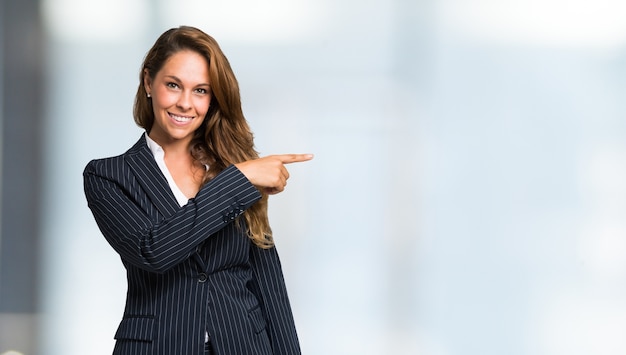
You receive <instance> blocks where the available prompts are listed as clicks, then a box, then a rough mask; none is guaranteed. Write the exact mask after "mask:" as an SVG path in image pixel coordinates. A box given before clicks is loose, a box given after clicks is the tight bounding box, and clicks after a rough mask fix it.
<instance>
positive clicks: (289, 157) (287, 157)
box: [275, 154, 313, 164]
mask: <svg viewBox="0 0 626 355" xmlns="http://www.w3.org/2000/svg"><path fill="white" fill-rule="evenodd" d="M275 157H276V158H278V160H280V161H281V162H282V163H283V164H291V163H299V162H303V161H307V160H311V159H313V154H280V155H275Z"/></svg>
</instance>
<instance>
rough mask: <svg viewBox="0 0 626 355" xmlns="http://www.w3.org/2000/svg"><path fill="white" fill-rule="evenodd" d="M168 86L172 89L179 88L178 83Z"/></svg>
mask: <svg viewBox="0 0 626 355" xmlns="http://www.w3.org/2000/svg"><path fill="white" fill-rule="evenodd" d="M166 85H167V87H168V88H170V89H177V88H178V84H176V83H167V84H166Z"/></svg>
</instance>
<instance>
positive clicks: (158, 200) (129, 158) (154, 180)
mask: <svg viewBox="0 0 626 355" xmlns="http://www.w3.org/2000/svg"><path fill="white" fill-rule="evenodd" d="M125 158H126V162H127V164H128V166H129V167H130V169H131V170H132V172H133V174H134V175H135V177H136V178H137V180H138V181H139V184H140V185H141V187H143V189H144V190H145V191H146V194H147V195H148V198H150V200H151V201H152V204H153V205H154V206H156V208H157V210H158V211H159V213H160V214H161V215H163V216H165V217H169V216H171V215H173V214H174V213H176V211H177V210H178V209H180V205H179V204H178V201H176V197H174V193H172V189H171V188H170V186H169V184H168V182H167V179H166V178H165V176H163V173H162V172H161V169H160V168H159V166H158V165H157V163H156V161H155V160H154V156H153V155H152V152H151V151H150V148H148V145H147V144H146V138H145V137H144V136H141V138H140V139H139V141H138V142H137V143H136V144H135V145H134V146H133V147H132V148H130V149H129V150H128V152H126V154H125ZM203 244H204V243H200V245H198V247H197V248H196V252H195V253H193V260H194V261H195V262H196V264H197V265H198V267H199V268H200V270H202V271H206V269H207V267H208V264H207V262H206V261H205V260H204V259H202V257H201V256H200V251H201V250H202V247H203Z"/></svg>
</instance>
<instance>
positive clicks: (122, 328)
mask: <svg viewBox="0 0 626 355" xmlns="http://www.w3.org/2000/svg"><path fill="white" fill-rule="evenodd" d="M83 177H84V184H85V186H84V187H85V195H86V197H87V202H88V205H89V208H90V209H91V211H92V213H93V215H94V217H95V220H96V222H97V224H98V227H99V228H100V230H101V231H102V234H104V237H105V238H106V240H107V241H108V242H109V244H111V246H112V247H113V249H115V251H117V252H118V253H119V255H120V256H121V259H122V262H123V264H124V266H125V268H126V270H127V277H128V292H127V298H126V307H125V311H124V316H123V319H122V321H121V323H120V325H119V328H118V329H117V332H116V334H115V338H116V339H117V341H116V344H115V350H114V354H132V355H140V354H150V355H194V354H198V355H200V354H203V352H204V340H205V331H206V332H208V334H209V336H210V338H211V344H212V347H213V349H214V352H215V353H216V354H220V355H221V354H228V355H230V354H237V355H251V354H300V347H299V343H298V337H297V335H296V330H295V325H294V321H293V316H292V313H291V307H290V305H289V300H288V297H287V291H286V288H285V283H284V280H283V274H282V270H281V265H280V260H279V258H278V254H277V252H276V248H271V249H267V250H266V249H260V248H258V247H256V246H255V245H254V244H253V243H252V242H251V240H250V239H249V238H248V237H247V236H246V235H245V234H244V233H243V232H242V229H241V228H238V227H237V226H236V225H235V223H234V222H233V220H235V218H236V217H237V216H239V215H240V214H241V213H243V211H245V210H246V209H247V208H249V207H250V206H251V205H252V204H254V203H255V202H256V201H258V200H259V199H260V193H259V191H258V190H257V189H256V188H255V187H254V186H253V185H252V184H251V183H250V182H249V181H248V180H247V179H246V177H245V176H244V175H243V174H242V173H241V172H240V171H239V170H238V169H237V168H236V167H235V166H230V167H228V168H227V169H225V170H224V171H223V172H221V173H220V174H218V175H217V176H216V177H215V178H214V179H213V180H211V181H210V182H209V183H208V184H206V185H205V186H203V187H202V188H201V189H200V191H199V192H198V194H197V195H196V197H195V198H192V199H191V200H189V203H187V205H185V206H183V207H180V206H179V205H178V203H177V202H176V199H175V197H174V195H173V194H172V191H171V189H170V187H169V186H168V183H167V180H166V179H165V177H164V176H163V174H162V173H161V171H160V169H159V167H158V166H157V164H156V162H155V160H154V157H153V155H152V152H151V151H150V149H149V148H148V146H147V144H146V141H145V138H144V137H143V136H142V137H141V139H140V140H139V141H138V142H137V143H136V144H135V145H134V146H133V147H132V148H131V149H129V150H128V151H127V152H126V153H124V154H122V155H120V156H117V157H113V158H107V159H100V160H93V161H91V162H90V163H89V164H88V165H87V167H86V168H85V171H84V173H83Z"/></svg>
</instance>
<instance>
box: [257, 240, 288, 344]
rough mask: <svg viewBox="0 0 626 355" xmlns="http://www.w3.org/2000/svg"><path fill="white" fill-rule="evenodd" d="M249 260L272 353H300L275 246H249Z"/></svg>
mask: <svg viewBox="0 0 626 355" xmlns="http://www.w3.org/2000/svg"><path fill="white" fill-rule="evenodd" d="M250 262H251V265H252V269H253V273H254V277H255V281H256V282H255V285H254V286H255V288H256V289H257V290H256V291H257V293H258V295H257V296H258V298H259V301H260V302H261V307H262V309H263V314H264V316H265V321H266V327H267V328H266V329H267V333H268V336H269V338H270V341H271V344H272V349H273V354H277V355H296V354H300V343H299V341H298V334H297V332H296V326H295V322H294V319H293V314H292V311H291V305H290V303H289V297H288V296H287V288H286V286H285V280H284V276H283V272H282V267H281V263H280V259H279V257H278V252H277V250H276V247H275V246H274V247H272V248H270V249H262V248H259V247H257V246H256V245H252V246H251V250H250Z"/></svg>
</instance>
